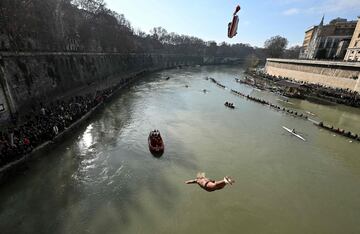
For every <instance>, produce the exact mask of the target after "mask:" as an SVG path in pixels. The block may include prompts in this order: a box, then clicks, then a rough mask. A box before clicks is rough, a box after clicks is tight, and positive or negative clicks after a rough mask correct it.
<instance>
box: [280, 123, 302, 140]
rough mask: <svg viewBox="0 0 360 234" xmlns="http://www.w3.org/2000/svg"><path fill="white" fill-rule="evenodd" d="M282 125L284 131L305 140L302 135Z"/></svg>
mask: <svg viewBox="0 0 360 234" xmlns="http://www.w3.org/2000/svg"><path fill="white" fill-rule="evenodd" d="M282 127H283V129H285V130H286V131H288V132H290V133H291V134H293V135H294V136H296V137H298V138H300V139H301V140H303V141H306V139H305V138H304V137H302V136H300V135H299V134H297V133H295V132H293V131H292V130H291V129H289V128H287V127H284V126H282Z"/></svg>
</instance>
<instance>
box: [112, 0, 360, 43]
mask: <svg viewBox="0 0 360 234" xmlns="http://www.w3.org/2000/svg"><path fill="white" fill-rule="evenodd" d="M105 1H106V3H107V7H108V8H110V9H112V10H114V11H116V12H118V13H121V14H124V15H125V17H126V18H127V19H128V20H129V21H130V22H131V25H132V27H133V28H134V29H135V30H137V29H140V30H142V31H144V32H147V33H149V32H150V30H151V29H152V28H154V27H158V26H161V27H163V28H165V29H166V30H167V31H168V32H175V33H178V34H185V35H189V36H196V37H199V38H201V39H203V40H205V41H210V40H214V41H216V42H218V43H220V42H223V41H225V42H228V43H248V44H250V45H252V46H257V47H263V45H264V42H265V40H267V39H269V38H270V37H272V36H276V35H280V36H283V37H285V38H287V39H288V40H289V46H294V45H301V44H302V41H303V39H304V33H305V30H306V29H308V28H310V27H311V26H313V25H317V24H319V23H320V21H321V18H322V16H323V15H325V23H328V22H329V21H330V20H331V19H334V18H337V17H341V18H346V19H348V20H357V16H360V0H317V1H316V0H238V1H235V0H105ZM237 4H239V5H240V6H241V11H240V13H239V14H238V15H239V27H238V35H237V36H236V37H234V38H232V39H229V38H227V24H228V22H230V21H231V19H232V13H233V12H234V10H235V7H236V6H237Z"/></svg>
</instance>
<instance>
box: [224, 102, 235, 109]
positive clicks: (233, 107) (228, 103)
mask: <svg viewBox="0 0 360 234" xmlns="http://www.w3.org/2000/svg"><path fill="white" fill-rule="evenodd" d="M224 105H225V106H226V107H229V108H231V109H235V106H234V103H230V102H225V103H224Z"/></svg>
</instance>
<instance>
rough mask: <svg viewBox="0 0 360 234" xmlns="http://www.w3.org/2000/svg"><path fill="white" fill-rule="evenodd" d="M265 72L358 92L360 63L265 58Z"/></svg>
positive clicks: (359, 90) (359, 89)
mask: <svg viewBox="0 0 360 234" xmlns="http://www.w3.org/2000/svg"><path fill="white" fill-rule="evenodd" d="M265 71H266V73H268V74H270V75H274V76H282V77H288V78H290V79H294V80H297V81H306V82H309V83H314V84H321V85H326V86H331V87H335V88H343V89H349V90H353V91H358V92H360V63H358V62H332V61H313V60H295V59H267V61H266V66H265Z"/></svg>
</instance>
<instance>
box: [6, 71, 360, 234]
mask: <svg viewBox="0 0 360 234" xmlns="http://www.w3.org/2000/svg"><path fill="white" fill-rule="evenodd" d="M168 76H170V80H168V81H166V80H165V78H166V77H168ZM206 76H211V77H214V78H215V79H217V80H218V81H219V82H221V83H222V84H224V85H226V86H227V87H228V88H234V89H236V90H238V91H241V92H243V93H245V94H250V95H252V96H257V97H261V98H263V99H266V100H269V101H271V102H272V103H274V104H277V105H281V106H285V107H288V108H292V109H296V110H298V111H301V112H305V111H310V112H312V113H315V114H316V116H313V117H312V118H313V119H315V120H318V119H319V118H320V119H322V120H324V121H325V122H327V123H330V124H333V125H335V126H339V127H342V128H345V129H347V130H351V131H353V132H357V133H360V110H359V109H355V108H350V107H346V106H340V105H331V106H325V105H320V104H315V103H310V102H308V101H304V100H294V99H290V100H289V101H290V103H285V102H283V101H280V100H281V99H283V97H280V96H277V95H275V94H272V93H268V92H261V91H257V90H254V89H253V88H251V87H248V86H244V85H241V84H238V83H236V82H235V80H234V78H236V77H237V78H239V77H242V76H243V69H242V68H241V67H236V66H214V67H201V68H200V67H199V68H185V69H174V70H168V71H163V72H159V73H154V74H150V75H147V76H145V77H143V78H141V79H140V80H139V81H137V82H135V84H133V85H132V86H131V87H129V88H126V89H124V90H123V91H122V93H121V94H120V95H118V96H117V97H116V98H115V99H114V100H113V101H111V102H110V103H109V104H107V105H106V106H105V108H104V109H102V110H100V111H99V112H98V113H97V114H95V115H94V116H93V117H92V118H91V119H90V121H88V122H87V123H86V124H85V125H84V126H83V127H82V128H80V129H79V130H77V131H75V132H74V134H73V136H72V137H70V138H68V139H67V140H65V141H64V142H62V143H61V144H58V145H53V147H52V149H51V150H50V151H49V152H48V153H42V155H39V156H40V157H37V158H36V160H34V161H33V162H31V163H30V164H29V170H27V171H25V172H24V174H21V175H19V176H17V177H15V178H14V179H13V180H11V181H10V182H9V183H7V184H5V185H3V186H2V187H0V230H1V231H0V232H1V233H36V234H39V233H103V234H105V233H299V234H300V233H301V234H304V233H314V234H315V233H316V234H319V233H326V234H330V233H348V234H349V233H354V234H355V233H360V143H357V142H349V139H347V138H344V137H340V136H334V135H333V134H332V133H329V132H327V131H324V130H320V129H319V128H317V127H316V126H314V125H313V124H312V123H311V122H310V121H306V120H302V119H297V118H294V117H291V116H289V115H286V114H284V113H282V112H278V111H275V110H273V109H270V108H269V107H266V106H263V105H260V104H258V103H255V102H251V101H249V100H246V99H244V98H241V97H238V96H235V95H233V94H231V93H230V92H229V89H222V88H219V87H217V86H216V85H215V84H213V83H211V82H210V81H209V80H205V79H204V77H206ZM185 85H189V87H188V88H186V87H185ZM202 89H207V90H208V91H209V92H207V93H204V92H202V91H201V90H202ZM279 99H280V100H279ZM225 101H230V102H233V103H234V105H235V106H236V108H235V109H234V110H232V109H228V108H226V107H224V105H223V104H224V102H225ZM281 126H287V127H289V128H295V129H296V130H297V131H298V132H299V133H300V134H301V135H302V136H304V137H305V138H306V139H307V141H306V142H303V141H301V140H300V139H298V138H296V137H294V136H291V135H290V134H289V133H287V132H285V131H284V130H283V129H282V127H281ZM155 128H157V129H159V130H160V131H161V133H162V136H163V139H164V142H165V153H164V155H163V156H162V157H161V158H154V157H153V156H152V155H151V154H150V153H149V151H148V146H147V137H148V134H149V132H150V130H152V129H155ZM198 171H204V172H206V174H207V176H208V177H209V178H212V179H222V178H223V177H224V176H225V175H230V176H232V177H233V178H234V179H235V180H236V183H235V184H234V185H233V186H227V187H225V188H224V189H223V190H219V191H216V192H212V193H208V192H206V191H204V190H202V189H200V188H199V187H198V186H197V185H186V184H184V181H185V180H187V179H192V178H194V177H195V175H196V173H197V172H198Z"/></svg>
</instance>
